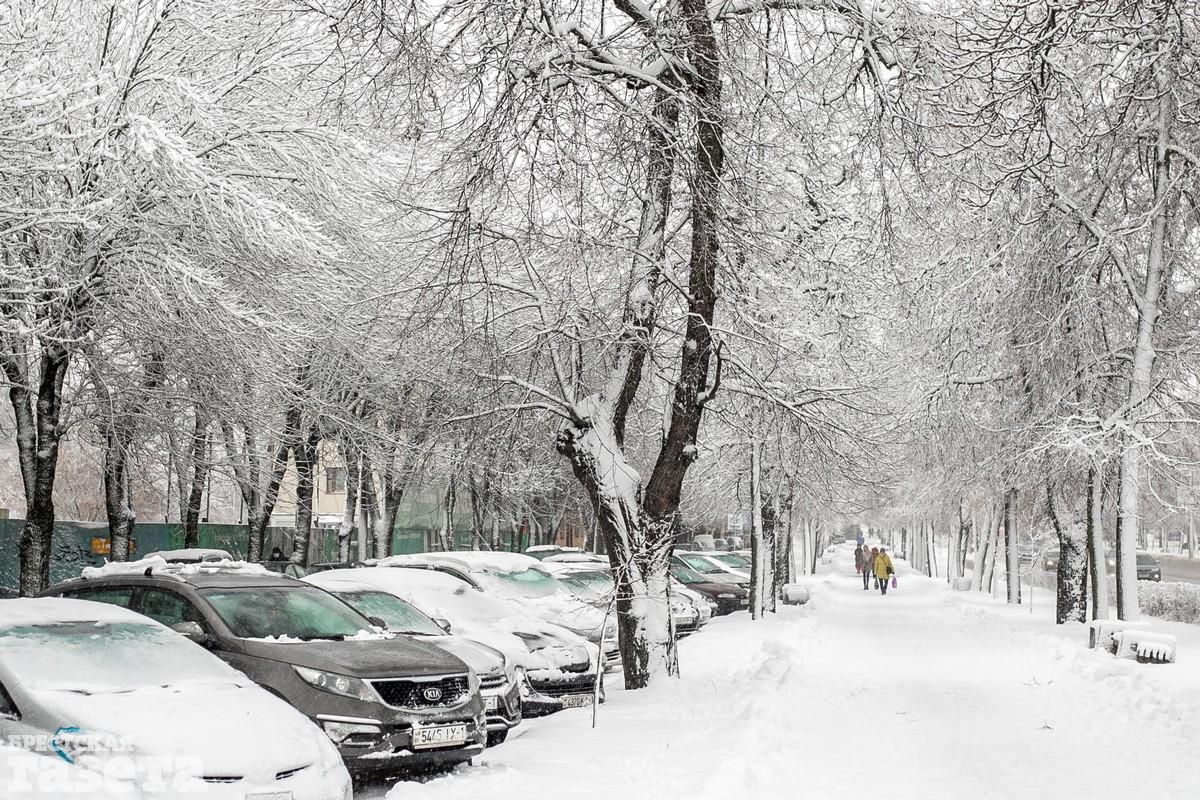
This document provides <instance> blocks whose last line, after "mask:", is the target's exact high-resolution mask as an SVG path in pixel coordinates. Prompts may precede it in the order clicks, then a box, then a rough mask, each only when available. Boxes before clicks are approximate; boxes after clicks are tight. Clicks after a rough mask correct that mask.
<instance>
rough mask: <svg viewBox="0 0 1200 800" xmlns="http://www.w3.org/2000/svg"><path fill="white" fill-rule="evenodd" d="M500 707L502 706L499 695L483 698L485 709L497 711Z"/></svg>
mask: <svg viewBox="0 0 1200 800" xmlns="http://www.w3.org/2000/svg"><path fill="white" fill-rule="evenodd" d="M499 707H500V698H499V697H485V698H483V709H484V710H485V711H495V710H496V709H497V708H499Z"/></svg>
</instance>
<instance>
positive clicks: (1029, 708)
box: [368, 548, 1200, 800]
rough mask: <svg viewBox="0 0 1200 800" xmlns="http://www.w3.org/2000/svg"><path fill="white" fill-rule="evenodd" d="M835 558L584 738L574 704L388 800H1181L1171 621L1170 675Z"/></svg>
mask: <svg viewBox="0 0 1200 800" xmlns="http://www.w3.org/2000/svg"><path fill="white" fill-rule="evenodd" d="M851 559H852V554H851V552H850V550H849V549H846V548H843V549H841V550H839V551H838V557H837V560H836V562H835V564H834V566H833V568H832V571H831V572H830V573H829V574H825V575H818V576H816V577H815V578H811V579H809V581H810V585H811V587H812V590H813V600H812V601H811V602H810V603H809V604H808V605H806V606H804V607H802V608H798V609H797V608H785V609H783V613H781V614H780V615H778V617H777V618H773V619H768V620H765V621H763V622H761V623H752V622H751V621H750V620H749V619H748V618H746V616H745V615H738V616H736V617H733V618H728V617H727V618H722V619H719V620H716V621H715V622H714V623H713V624H711V625H710V626H709V627H708V628H706V629H705V631H704V632H702V633H701V634H699V635H697V636H695V637H692V638H691V639H688V640H685V641H684V642H683V644H682V657H683V678H682V680H680V681H677V682H675V681H672V682H665V683H664V684H663V685H661V686H656V687H655V688H654V689H652V690H650V691H646V692H628V693H627V692H611V693H610V695H609V698H610V701H609V703H608V704H606V705H605V706H603V707H601V710H600V719H599V727H598V729H597V730H595V731H593V730H591V728H590V722H591V716H590V711H586V710H576V711H569V712H563V713H561V714H558V715H556V716H554V717H550V718H548V719H544V720H535V721H533V722H530V723H527V724H525V725H524V726H522V727H521V728H519V729H518V731H517V732H515V733H517V734H518V735H516V736H515V737H514V738H513V739H512V740H510V741H509V742H508V743H506V744H504V745H502V746H500V747H497V748H495V749H494V750H489V751H488V752H487V753H486V754H485V755H484V756H483V757H482V758H481V759H477V763H476V765H475V766H474V767H469V768H464V769H462V770H460V771H459V772H457V773H455V774H453V775H450V776H447V777H444V778H440V779H437V780H434V781H431V782H429V783H425V784H416V783H404V784H401V785H399V786H398V787H396V788H395V789H394V790H393V792H392V794H391V798H392V800H401V799H402V798H403V799H405V800H407V799H409V798H411V799H412V800H468V799H469V800H478V798H488V800H529V799H530V798H552V797H570V798H572V800H592V799H593V798H594V799H595V800H600V798H604V799H605V800H611V798H622V800H642V799H643V798H644V799H645V800H651V799H653V800H685V799H686V800H731V799H732V798H737V799H738V800H741V798H752V799H753V800H773V799H774V798H780V800H782V799H783V798H830V800H835V799H836V800H841V799H842V798H851V797H858V796H874V797H887V798H889V800H909V799H910V798H911V800H936V799H937V798H946V799H947V800H951V799H953V800H961V799H962V798H971V800H987V798H1006V799H1007V798H1014V799H1015V798H1022V799H1023V798H1048V797H1053V798H1057V799H1061V800H1072V799H1073V798H1080V800H1083V799H1084V798H1086V799H1087V800H1100V799H1101V798H1114V799H1115V798H1122V800H1125V798H1129V797H1153V798H1157V799H1158V800H1164V799H1166V798H1190V797H1195V796H1196V794H1197V789H1196V786H1195V780H1196V779H1195V775H1194V774H1193V773H1194V771H1195V769H1194V767H1195V765H1196V763H1197V761H1196V759H1197V757H1198V756H1197V754H1198V753H1200V634H1197V632H1196V631H1195V630H1192V629H1186V626H1173V627H1172V628H1171V630H1172V632H1174V633H1180V632H1182V633H1184V636H1183V637H1182V638H1181V640H1180V654H1179V660H1180V663H1178V664H1174V665H1165V666H1148V665H1138V664H1136V663H1135V662H1130V661H1117V660H1115V659H1113V658H1112V657H1111V656H1109V655H1107V654H1104V653H1097V652H1094V651H1089V650H1087V649H1086V640H1087V633H1086V629H1085V628H1084V627H1083V626H1081V625H1072V626H1063V627H1056V626H1054V625H1053V624H1052V617H1050V616H1049V614H1050V613H1051V612H1052V609H1050V608H1049V607H1048V605H1047V603H1046V602H1045V601H1046V599H1047V597H1048V596H1047V595H1046V594H1044V593H1043V594H1041V595H1040V596H1039V597H1038V598H1037V599H1038V602H1040V603H1041V604H1042V607H1041V608H1040V609H1038V608H1037V607H1036V606H1035V612H1036V613H1034V614H1032V615H1031V614H1030V613H1029V611H1028V608H1027V607H1020V608H1015V607H1014V608H1010V607H1006V606H1004V605H1003V604H1000V603H998V602H997V601H995V600H992V599H991V598H986V597H979V596H968V595H965V594H962V593H953V592H950V591H949V590H948V589H947V588H946V587H945V586H944V584H941V583H939V582H936V581H931V580H928V579H926V578H924V577H920V576H917V575H914V574H911V573H909V572H907V569H906V567H905V566H904V565H903V564H902V563H901V564H900V566H899V569H900V573H901V574H900V576H899V580H900V586H899V588H898V589H897V590H894V591H892V592H889V594H888V595H887V596H886V597H881V596H880V595H879V593H878V592H876V591H863V589H862V583H861V580H860V579H859V578H858V577H857V576H856V575H855V574H854V568H853V565H852V560H851ZM1192 628H1193V629H1194V628H1195V626H1192ZM368 795H371V793H368ZM373 796H378V794H375V795H373Z"/></svg>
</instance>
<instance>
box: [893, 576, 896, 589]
mask: <svg viewBox="0 0 1200 800" xmlns="http://www.w3.org/2000/svg"><path fill="white" fill-rule="evenodd" d="M892 588H893V589H895V588H896V576H895V575H893V576H892Z"/></svg>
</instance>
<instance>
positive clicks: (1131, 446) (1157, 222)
mask: <svg viewBox="0 0 1200 800" xmlns="http://www.w3.org/2000/svg"><path fill="white" fill-rule="evenodd" d="M1163 24H1164V26H1165V25H1166V24H1167V23H1166V22H1165V21H1164V23H1163ZM1176 57H1177V54H1176V53H1175V52H1174V50H1173V49H1172V50H1170V51H1168V52H1163V53H1161V54H1160V55H1159V57H1158V58H1157V59H1156V61H1155V65H1154V76H1155V82H1156V84H1157V90H1158V95H1157V96H1158V119H1157V125H1156V142H1155V149H1154V182H1153V186H1154V209H1155V212H1154V216H1153V218H1152V220H1151V226H1150V247H1149V252H1148V253H1147V257H1146V277H1145V283H1144V284H1143V287H1142V291H1141V293H1140V297H1135V303H1134V305H1135V310H1136V311H1137V337H1136V339H1135V341H1134V347H1133V363H1132V369H1131V371H1130V376H1129V399H1128V403H1127V408H1128V411H1127V414H1128V430H1129V433H1128V435H1127V436H1126V439H1125V443H1124V447H1123V448H1122V450H1121V479H1120V487H1121V489H1120V498H1119V509H1118V512H1117V513H1118V517H1119V520H1120V535H1119V536H1118V537H1117V617H1118V619H1136V618H1137V616H1138V590H1137V541H1138V526H1139V524H1140V522H1141V520H1140V518H1139V514H1140V508H1139V504H1140V498H1139V493H1140V491H1141V487H1140V480H1141V459H1142V456H1141V435H1142V419H1143V418H1144V416H1145V413H1146V411H1145V409H1144V406H1145V404H1146V402H1147V400H1148V399H1149V397H1150V391H1151V379H1152V377H1153V372H1154V360H1155V355H1156V353H1155V347H1154V333H1155V327H1156V325H1157V323H1158V317H1159V313H1160V312H1159V300H1160V295H1161V292H1162V279H1163V272H1164V270H1165V269H1166V243H1167V228H1168V223H1169V221H1170V217H1171V210H1172V206H1173V205H1174V200H1175V190H1174V188H1173V187H1172V183H1171V172H1170V156H1171V149H1170V148H1171V132H1172V128H1173V126H1174V124H1175V87H1174V86H1173V84H1174V59H1175V58H1176Z"/></svg>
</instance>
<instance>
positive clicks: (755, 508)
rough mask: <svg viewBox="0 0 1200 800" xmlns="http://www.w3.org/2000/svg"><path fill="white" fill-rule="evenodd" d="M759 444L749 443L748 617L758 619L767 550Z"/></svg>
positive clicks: (761, 601) (763, 603) (762, 603)
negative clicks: (764, 531)
mask: <svg viewBox="0 0 1200 800" xmlns="http://www.w3.org/2000/svg"><path fill="white" fill-rule="evenodd" d="M758 460H759V444H758V442H757V441H754V442H751V443H750V619H760V618H761V617H762V615H763V610H764V607H765V605H766V603H765V602H764V600H763V595H764V593H765V592H766V585H767V570H766V562H767V551H766V543H765V542H764V541H763V538H764V537H763V519H762V502H763V500H762V485H761V484H762V477H761V472H760V470H761V467H760V466H759V463H758Z"/></svg>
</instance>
